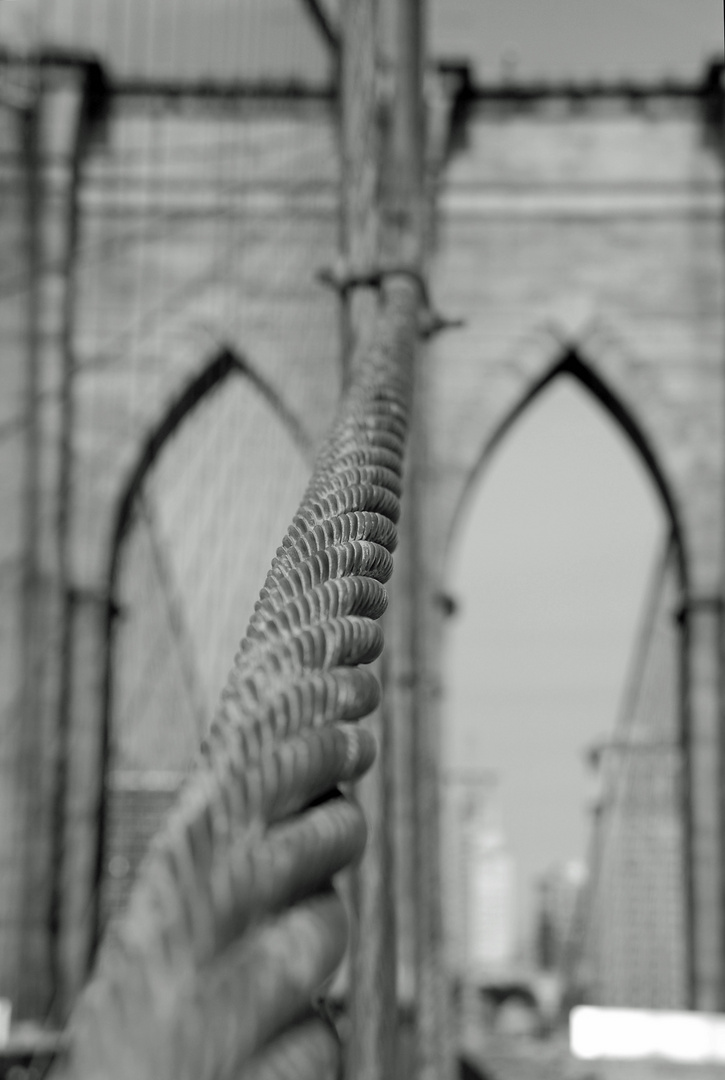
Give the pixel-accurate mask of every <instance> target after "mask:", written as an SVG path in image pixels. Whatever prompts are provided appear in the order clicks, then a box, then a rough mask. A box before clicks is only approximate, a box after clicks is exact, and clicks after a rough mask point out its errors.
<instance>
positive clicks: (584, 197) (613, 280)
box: [413, 68, 725, 1010]
mask: <svg viewBox="0 0 725 1080" xmlns="http://www.w3.org/2000/svg"><path fill="white" fill-rule="evenodd" d="M721 101H722V89H721V86H720V71H719V69H718V68H713V70H712V71H711V73H710V74H709V75H708V76H707V78H706V79H705V81H704V83H703V85H702V86H700V87H687V86H675V85H663V86H659V87H648V88H643V87H636V86H620V87H616V86H610V87H607V88H602V87H601V86H593V87H577V88H573V87H563V86H562V87H558V88H556V87H548V88H543V87H531V88H529V89H526V88H521V87H518V88H513V87H512V88H509V89H506V88H499V89H491V90H481V91H478V92H476V93H474V94H473V95H472V98H471V100H469V101H468V103H467V120H466V124H465V130H464V131H463V138H464V141H465V144H466V148H465V152H464V153H461V154H460V155H459V156H456V155H455V154H454V156H453V157H452V159H451V161H450V162H449V165H448V169H447V172H446V175H445V177H444V181H443V187H442V192H441V199H440V216H439V225H438V235H437V257H436V260H435V272H434V292H435V295H436V301H437V303H439V304H440V306H441V309H442V310H444V311H445V312H446V313H450V314H455V315H462V316H463V317H465V319H466V325H465V328H464V329H462V330H459V331H456V332H455V333H450V334H449V335H444V336H443V337H441V338H440V339H439V340H438V341H437V342H436V344H435V346H434V347H433V348H432V349H431V350H430V351H429V354H428V357H427V359H426V360H425V362H424V364H425V366H424V371H423V374H422V379H421V383H422V385H421V395H420V400H421V407H422V421H421V424H422V428H423V429H424V430H425V432H426V447H425V453H424V454H423V455H422V457H421V459H420V462H419V466H418V469H419V478H418V479H419V483H418V484H417V485H416V486H417V490H418V491H419V492H420V493H421V495H420V497H421V499H422V500H423V504H424V505H423V506H422V507H421V511H420V513H421V515H422V521H423V522H425V524H426V527H425V529H424V530H423V531H422V534H421V540H420V545H421V548H420V551H419V559H420V562H419V565H420V566H421V567H422V569H423V571H424V579H425V581H426V594H425V597H424V599H423V601H422V602H423V603H424V604H426V605H427V607H426V611H427V614H428V616H429V618H428V621H427V626H428V632H427V633H426V634H425V635H424V637H425V644H424V648H425V656H424V659H423V663H422V665H421V667H420V669H419V670H420V671H423V672H425V673H426V674H425V676H424V677H423V680H422V685H419V690H418V696H417V706H416V708H417V710H418V714H419V715H421V714H422V713H423V712H424V711H426V710H427V712H428V715H429V718H430V720H431V723H430V726H429V728H428V731H429V733H430V738H432V740H433V742H432V745H430V746H428V747H427V748H426V747H423V748H421V747H418V750H417V751H415V754H416V755H417V756H416V757H415V768H416V769H418V770H420V769H421V768H425V767H428V768H429V769H431V771H434V765H433V762H434V761H435V754H436V739H437V735H436V730H437V712H438V705H437V702H438V700H439V690H440V667H439V666H438V665H439V660H438V657H439V656H440V642H441V638H442V634H443V614H442V610H441V605H440V593H441V590H442V589H443V586H444V581H445V575H446V558H447V551H448V549H449V544H450V541H451V537H452V535H453V534H454V533H455V529H456V523H457V520H458V514H459V510H460V507H461V504H462V503H463V502H464V501H465V499H466V496H467V493H468V491H469V488H470V486H471V484H472V482H473V480H474V479H475V478H477V476H478V475H479V472H480V470H481V469H482V468H484V467H485V466H486V464H487V462H488V460H489V458H490V456H491V453H492V451H493V450H494V448H495V447H496V445H497V444H498V442H499V440H501V439H502V438H504V437H505V436H506V434H507V432H508V430H509V429H510V428H511V427H512V425H515V423H516V421H517V419H518V417H519V416H520V415H521V414H522V413H523V412H524V411H525V410H526V408H527V406H528V405H529V403H531V402H532V401H533V400H534V399H535V398H536V396H537V394H538V393H539V392H540V391H541V390H543V389H544V388H545V387H546V386H547V385H548V384H549V383H550V382H551V380H553V379H556V378H558V377H559V376H565V375H566V376H569V377H573V378H575V379H576V380H578V381H579V383H580V384H582V385H583V386H584V387H586V388H587V389H588V390H589V391H590V392H591V393H592V394H593V395H594V397H595V398H596V399H597V400H598V401H599V402H600V404H601V405H602V407H603V408H604V409H605V410H607V411H608V412H609V413H610V414H611V415H612V417H613V418H614V420H615V421H617V422H618V424H619V426H620V427H621V430H622V433H623V435H624V437H625V438H627V439H629V440H630V441H631V443H632V444H633V446H634V448H635V450H636V452H637V453H638V454H639V455H640V457H641V459H642V461H643V463H644V465H645V467H646V470H647V471H648V473H649V476H650V477H651V481H652V484H653V485H654V487H655V489H656V491H657V493H658V495H659V499H660V502H661V506H662V510H663V515H664V519H665V521H666V523H667V525H668V527H669V529H670V530H671V533H672V536H673V538H674V542H675V545H676V550H677V562H678V576H679V586H678V591H679V598H678V601H677V604H676V605H675V606H676V610H675V611H674V612H673V617H675V618H677V619H678V621H679V627H680V637H679V641H680V659H681V665H682V676H683V677H682V686H683V693H682V699H681V701H680V705H679V707H680V730H681V737H682V740H683V750H684V755H683V758H684V761H685V764H686V773H687V774H688V775H687V779H686V782H685V789H686V790H685V797H684V803H685V814H686V817H687V819H688V823H689V830H688V833H689V837H690V842H689V845H687V844H686V847H688V848H689V850H688V854H687V856H686V860H685V861H686V863H687V866H686V867H685V868H683V869H684V872H685V875H684V880H685V881H686V883H687V885H686V888H687V893H688V897H689V900H688V904H689V927H690V929H689V937H690V942H689V957H690V959H689V975H688V978H687V979H686V982H687V983H688V985H687V986H686V987H684V988H683V1001H689V1003H690V1004H691V1005H692V1006H694V1007H696V1008H700V1009H708V1010H710V1009H722V1008H723V1007H725V925H724V922H725V919H724V917H725V873H724V870H723V839H724V834H725V825H724V818H723V796H722V791H723V768H724V765H725V757H724V751H723V745H724V744H723V719H724V716H723V706H724V702H723V678H722V669H723V655H722V649H723V501H724V493H725V477H724V475H723V468H724V464H725V445H724V441H723V434H724V432H723V419H724V415H723V408H724V405H725V364H724V360H725V322H724V318H723V317H724V314H725V292H724V285H725V282H724V280H723V278H724V271H725V265H724V248H723V227H722V216H723V158H722V153H721V148H722V141H721V139H722V113H721ZM413 681H414V682H415V680H413ZM418 813H419V814H420V806H419V810H418ZM426 820H430V817H429V815H428V814H426ZM425 864H426V859H425V856H424V855H423V857H422V859H421V860H419V866H420V867H421V869H420V870H419V872H420V873H421V874H422V875H423V880H419V881H418V886H417V887H418V895H423V892H424V887H425V881H426V880H428V881H430V878H427V879H426V876H425V875H426V874H427V873H434V871H433V870H431V869H430V867H429V868H428V869H426V865H425ZM435 918H436V916H435V913H434V912H432V911H425V912H423V913H422V916H421V926H422V932H423V933H424V934H425V935H426V937H427V939H428V940H435V939H436V928H435ZM426 920H428V921H426Z"/></svg>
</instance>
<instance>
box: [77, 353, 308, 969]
mask: <svg viewBox="0 0 725 1080" xmlns="http://www.w3.org/2000/svg"><path fill="white" fill-rule="evenodd" d="M231 380H243V381H244V382H245V383H246V384H247V386H248V388H249V390H250V391H251V393H252V394H253V395H254V397H255V398H256V400H257V402H258V403H260V404H261V405H262V407H263V409H264V411H265V412H266V413H268V414H269V416H270V418H274V420H275V421H276V422H277V424H278V425H279V426H280V428H281V429H282V430H283V431H284V432H285V433H286V436H287V441H288V442H289V443H290V445H291V446H292V447H293V448H294V449H295V450H296V451H297V453H298V455H299V457H300V460H301V462H302V463H303V465H304V475H305V476H306V475H307V472H308V469H309V460H310V456H311V441H310V438H309V436H308V434H307V432H306V430H305V429H304V427H303V425H302V423H301V422H300V420H299V419H298V417H297V416H296V415H295V414H294V413H293V412H292V411H291V410H290V409H289V408H288V407H287V406H286V404H285V403H284V401H283V400H282V399H281V398H280V397H279V395H278V394H277V393H276V392H275V391H274V389H272V387H271V386H270V385H269V384H268V383H267V382H266V380H265V379H264V378H262V376H260V375H259V374H258V372H257V371H256V370H255V369H254V367H253V366H251V365H250V364H249V362H248V361H247V360H246V358H244V357H243V356H241V355H239V354H238V353H237V352H235V351H234V350H233V349H231V348H228V347H223V348H222V349H221V350H220V351H219V352H218V353H217V354H216V355H214V356H213V357H212V358H211V360H209V361H207V362H206V363H205V364H204V365H203V367H202V368H201V370H200V371H199V372H198V373H197V374H196V375H195V376H193V377H192V378H191V379H190V380H189V381H188V382H187V384H186V385H185V386H183V387H182V389H181V390H180V391H179V392H178V394H177V395H176V396H175V397H174V398H173V399H172V400H171V402H170V404H169V405H168V407H167V409H166V410H165V412H164V413H163V415H162V416H161V417H160V418H159V420H158V421H157V422H156V423H154V424H153V425H152V426H151V427H150V429H149V430H148V432H147V434H146V437H145V438H144V439H143V441H142V443H141V445H140V448H139V450H138V452H137V455H136V459H135V461H134V463H133V464H132V466H131V468H130V469H129V471H128V473H127V475H126V478H125V479H124V481H123V483H122V484H121V487H120V490H119V493H118V495H117V497H116V499H115V502H114V504H113V511H112V526H111V532H110V542H109V546H108V556H107V570H106V582H107V584H106V590H105V595H106V596H107V603H106V614H105V646H104V659H103V671H102V699H101V717H100V755H99V775H100V782H99V801H98V810H97V817H96V822H97V826H96V827H97V831H96V847H95V860H94V878H93V899H92V930H91V936H90V952H89V957H88V964H89V966H90V964H91V963H92V962H93V958H94V956H95V953H96V950H97V948H98V945H99V943H100V939H101V937H102V933H103V930H104V925H105V923H106V921H107V918H106V916H107V914H108V913H107V912H106V911H105V908H104V885H105V883H106V879H107V877H108V874H107V866H106V863H107V856H108V816H109V797H110V772H111V764H112V757H113V732H114V727H115V724H116V718H115V712H116V697H117V690H116V685H115V684H116V668H117V666H118V640H119V636H120V635H119V624H120V623H121V622H122V621H123V618H122V616H123V601H122V597H121V595H120V582H121V578H122V576H123V565H124V559H125V555H126V550H127V547H128V544H129V540H130V538H131V536H132V534H133V532H134V529H135V527H136V525H137V524H138V523H139V520H140V519H142V518H144V517H145V516H146V514H145V493H146V487H147V484H148V482H149V478H150V476H151V475H152V474H153V472H154V470H155V469H156V467H157V465H158V463H159V462H160V461H161V459H162V458H163V456H164V454H165V453H166V451H167V448H168V447H169V446H170V443H171V442H172V440H173V439H174V437H175V436H177V435H178V434H179V432H180V431H181V430H182V428H183V426H184V425H185V423H186V422H187V421H188V420H189V419H191V418H192V416H193V414H195V412H196V411H197V410H198V409H199V407H200V406H203V405H205V404H207V403H211V405H212V407H213V402H214V399H215V397H216V398H217V399H218V395H219V391H221V390H222V389H225V384H230V382H231ZM147 524H150V523H149V522H148V521H147ZM267 554H268V552H266V551H265V557H266V555H267ZM157 572H158V565H157ZM258 584H259V582H258V581H256V579H255V587H256V586H258ZM167 614H170V615H171V618H172V619H173V618H174V613H173V612H170V613H169V612H167ZM247 614H248V612H247V611H245V612H243V613H242V617H246V615H247ZM177 629H179V628H178V627H177ZM242 629H243V627H241V626H240V627H239V635H241V632H242ZM179 633H180V634H181V636H182V637H183V635H184V633H185V628H184V627H183V626H181V628H180V630H179ZM187 644H188V642H187ZM189 659H191V660H193V657H190V656H189V650H188V649H187V650H186V655H183V653H182V656H181V657H180V665H183V663H184V662H185V661H188V660H189ZM231 659H232V653H231V652H230V653H229V655H228V656H226V657H225V662H226V663H231ZM192 682H193V672H192ZM191 696H192V697H193V691H192V695H191ZM199 738H201V732H200V733H199ZM172 770H173V767H172ZM172 779H173V777H172ZM175 791H176V786H174V785H171V786H169V791H168V797H167V798H163V797H161V799H160V800H157V801H158V802H159V803H160V805H159V807H158V808H157V810H158V813H157V815H156V816H158V817H160V816H161V815H163V812H164V811H165V809H166V806H167V804H168V802H169V801H170V799H171V798H172V797H173V795H174V794H175ZM162 796H163V793H162ZM152 809H153V808H152ZM152 816H153V815H152ZM142 832H143V830H142ZM146 839H147V837H146V836H145V834H144V835H141V834H140V840H139V844H140V843H141V842H142V841H143V842H144V843H145V840H146Z"/></svg>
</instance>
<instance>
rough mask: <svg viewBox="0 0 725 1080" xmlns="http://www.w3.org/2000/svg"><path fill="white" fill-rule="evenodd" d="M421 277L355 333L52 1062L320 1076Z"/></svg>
mask: <svg viewBox="0 0 725 1080" xmlns="http://www.w3.org/2000/svg"><path fill="white" fill-rule="evenodd" d="M419 299H420V298H419V290H418V288H417V286H416V284H415V282H413V281H411V279H410V277H409V276H405V275H394V276H391V278H390V279H389V280H386V282H385V287H384V289H383V293H382V298H381V308H380V311H379V315H378V319H377V326H376V331H375V334H374V337H373V340H372V342H371V344H370V345H369V346H368V347H367V348H366V349H365V350H364V352H363V353H362V354H361V355H360V356H358V357H357V358H356V361H355V363H354V364H353V377H352V380H351V383H350V386H349V389H348V391H347V393H346V395H345V397H344V399H343V402H342V405H341V408H340V411H339V413H338V418H337V420H336V422H335V424H334V425H333V428H332V431H331V433H330V436H329V438H328V439H327V441H326V443H325V444H324V446H323V448H322V451H321V452H320V454H319V457H318V460H317V465H316V468H315V470H314V473H313V476H312V479H311V481H310V484H309V486H308V489H307V492H306V493H305V495H304V497H303V499H302V503H301V505H300V507H299V510H298V512H297V514H296V515H295V517H294V520H293V522H292V524H291V526H290V528H289V530H288V532H287V535H286V537H285V538H284V540H283V543H282V545H281V546H280V548H279V549H278V551H277V554H276V556H275V558H274V560H273V562H272V565H271V568H270V571H269V573H268V575H267V579H266V581H265V584H264V587H263V589H262V591H261V593H260V597H259V600H258V601H257V604H256V607H255V611H254V613H253V615H252V618H251V620H250V623H249V627H248V630H247V633H246V635H245V638H244V639H243V641H242V644H241V647H240V650H239V653H238V655H237V657H236V660H235V664H234V667H233V669H232V672H231V674H230V677H229V680H228V682H227V686H226V688H225V690H224V692H223V694H222V699H221V703H220V706H219V709H218V712H217V715H216V717H215V718H214V721H213V723H212V725H211V728H210V731H209V734H208V737H207V739H206V740H205V743H204V747H203V754H202V758H201V761H200V763H199V765H198V768H197V769H196V771H195V773H194V774H193V776H192V777H191V778H190V780H189V782H188V783H187V785H186V786H185V788H184V790H183V791H182V794H181V796H180V799H179V802H178V804H177V806H176V807H175V809H174V811H173V812H172V814H171V815H170V817H169V820H168V821H167V823H166V826H165V828H164V829H163V830H162V832H161V834H160V835H159V836H158V837H157V838H156V840H155V841H154V843H153V844H152V847H151V850H150V852H149V854H148V856H147V858H146V860H145V862H144V864H143V866H142V868H141V871H140V873H139V877H138V880H137V882H136V885H135V887H134V891H133V893H132V896H131V901H130V904H129V907H128V910H127V912H126V915H125V917H124V919H123V920H122V921H120V923H119V924H118V925H117V926H116V927H114V928H113V930H112V932H111V933H110V934H109V936H108V939H107V941H106V943H105V945H104V948H103V950H102V955H101V958H100V962H99V964H98V968H97V971H96V974H95V976H94V978H93V979H92V980H91V983H90V985H89V987H88V988H87V990H86V992H85V993H84V995H83V997H82V999H81V1002H80V1005H79V1007H78V1009H77V1010H76V1013H75V1016H74V1018H73V1020H72V1023H71V1028H70V1039H69V1051H68V1055H67V1057H66V1059H65V1061H64V1063H61V1064H60V1065H59V1066H58V1068H59V1070H60V1075H64V1069H67V1073H65V1074H66V1075H69V1076H71V1075H72V1076H73V1077H76V1078H78V1080H91V1078H96V1077H97V1078H99V1080H100V1078H101V1077H103V1078H107V1080H114V1078H124V1080H125V1078H129V1080H130V1078H131V1077H133V1078H134V1080H137V1078H144V1077H147V1078H149V1080H151V1078H153V1080H166V1078H168V1080H172V1078H173V1080H183V1078H184V1077H189V1078H191V1077H193V1078H194V1080H204V1078H206V1077H209V1078H212V1077H213V1078H214V1080H224V1078H225V1077H229V1078H230V1080H231V1078H232V1077H234V1078H238V1077H241V1076H249V1077H254V1080H272V1078H274V1077H284V1076H288V1075H296V1076H302V1077H305V1076H315V1077H319V1078H320V1080H324V1077H326V1076H329V1077H335V1076H336V1075H337V1070H338V1068H339V1054H340V1050H339V1046H338V1045H337V1043H336V1040H335V1039H334V1035H333V1033H332V1031H331V1030H329V1028H326V1027H325V1025H324V1024H320V1022H319V1021H317V1020H315V1019H314V1016H313V1013H312V1000H313V995H314V994H315V993H316V992H317V991H318V989H319V988H320V986H321V985H322V984H323V983H324V981H325V980H326V979H328V978H329V976H330V975H331V974H332V973H333V972H334V970H335V968H336V967H337V965H338V964H339V962H340V959H341V958H342V954H343V952H344V949H345V945H346V933H347V932H346V919H345V913H344V909H343V907H342V904H341V902H340V900H339V899H338V897H337V896H336V894H335V893H334V892H333V891H332V889H331V880H332V877H333V875H334V874H335V873H337V872H338V871H339V870H340V869H342V868H343V867H345V866H348V865H349V864H350V863H351V862H353V861H354V860H355V859H357V858H358V857H359V856H360V855H361V853H362V850H363V847H364V843H365V823H364V819H363V817H362V814H361V812H360V811H359V809H358V808H357V807H356V806H354V805H352V804H350V803H348V802H347V801H346V800H344V799H343V798H342V797H341V796H340V795H339V793H338V791H337V786H338V784H340V783H342V782H344V781H349V780H354V779H356V778H357V777H359V776H360V775H362V774H363V773H364V772H365V771H366V770H367V769H368V768H369V767H370V765H371V764H372V762H373V759H374V755H375V745H374V741H373V739H372V736H371V735H370V734H369V733H368V732H367V731H366V730H365V729H364V728H357V727H351V726H350V725H349V723H347V722H348V721H351V720H354V719H357V718H359V717H361V716H365V715H366V714H368V713H369V712H370V711H371V710H372V709H373V708H375V706H376V705H377V703H378V698H379V688H378V685H377V682H376V680H375V678H374V676H373V675H372V674H371V673H369V672H367V671H365V670H364V669H363V668H361V667H359V666H358V665H360V664H365V663H368V662H369V661H371V660H372V659H374V657H375V656H377V655H378V653H379V652H380V649H381V648H382V634H381V632H380V629H379V627H378V626H376V624H375V621H374V620H376V619H377V618H379V616H380V615H381V614H382V612H383V610H384V608H385V606H386V602H387V600H386V594H385V589H384V582H385V581H386V580H387V579H388V578H389V576H390V573H391V571H392V557H391V552H392V550H393V549H394V547H395V541H396V530H395V522H396V521H397V518H398V514H399V496H400V476H401V473H402V456H403V450H404V445H405V438H406V433H407V426H408V417H409V412H410V407H411V395H412V375H413V372H412V367H413V356H414V349H415V339H416V336H417V315H418V305H419Z"/></svg>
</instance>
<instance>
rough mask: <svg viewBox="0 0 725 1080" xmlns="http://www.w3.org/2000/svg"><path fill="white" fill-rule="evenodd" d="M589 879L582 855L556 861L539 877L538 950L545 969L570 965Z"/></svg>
mask: <svg viewBox="0 0 725 1080" xmlns="http://www.w3.org/2000/svg"><path fill="white" fill-rule="evenodd" d="M586 883H587V870H586V866H585V864H584V863H583V862H582V861H581V860H579V859H568V860H567V861H565V862H560V863H556V864H554V865H553V866H551V867H550V868H549V869H548V870H546V871H545V872H544V873H543V874H542V875H541V877H540V878H539V883H538V884H539V900H538V904H537V909H536V928H535V934H534V939H535V941H534V952H535V959H536V963H537V967H539V968H541V970H543V971H563V970H564V968H565V967H566V964H567V961H568V958H569V950H570V947H571V945H572V939H573V935H574V933H575V929H576V919H577V913H578V910H579V906H580V904H581V902H582V896H583V891H584V888H585V886H586Z"/></svg>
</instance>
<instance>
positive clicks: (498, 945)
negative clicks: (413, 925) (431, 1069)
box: [444, 773, 517, 980]
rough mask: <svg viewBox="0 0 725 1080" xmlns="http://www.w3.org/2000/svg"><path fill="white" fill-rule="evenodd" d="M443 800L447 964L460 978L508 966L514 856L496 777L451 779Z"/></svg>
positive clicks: (512, 944)
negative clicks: (504, 825) (506, 831)
mask: <svg viewBox="0 0 725 1080" xmlns="http://www.w3.org/2000/svg"><path fill="white" fill-rule="evenodd" d="M444 806H445V825H444V860H445V865H446V874H445V879H446V882H447V892H446V896H445V900H446V905H445V914H446V924H447V926H446V929H447V939H448V941H449V964H450V967H451V969H452V971H453V972H454V973H455V974H456V975H458V976H459V977H460V978H463V979H465V980H469V979H470V978H471V977H473V978H482V977H484V976H485V975H487V974H490V973H492V972H496V971H500V970H501V969H503V968H506V967H507V966H510V965H511V964H512V963H513V961H514V958H515V954H516V948H517V935H516V903H515V872H514V860H513V857H512V855H511V852H510V850H509V848H508V845H507V843H506V839H505V836H504V832H503V828H502V814H501V804H500V794H499V790H498V778H497V777H496V776H495V775H494V774H492V773H484V774H481V775H479V776H476V777H473V778H469V777H463V778H455V779H453V780H451V781H450V782H449V784H448V786H447V789H446V798H445V800H444Z"/></svg>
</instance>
